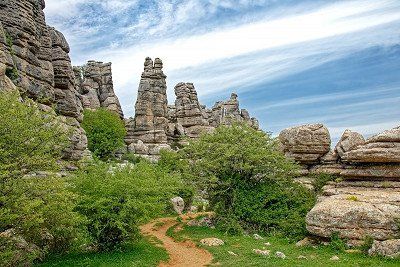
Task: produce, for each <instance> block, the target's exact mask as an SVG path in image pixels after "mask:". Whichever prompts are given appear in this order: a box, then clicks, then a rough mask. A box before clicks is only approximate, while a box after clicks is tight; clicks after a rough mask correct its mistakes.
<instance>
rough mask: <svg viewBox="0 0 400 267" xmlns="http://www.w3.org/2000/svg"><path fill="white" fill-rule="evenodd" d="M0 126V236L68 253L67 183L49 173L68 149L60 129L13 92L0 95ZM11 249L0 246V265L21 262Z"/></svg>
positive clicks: (71, 226)
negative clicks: (11, 234) (13, 236)
mask: <svg viewBox="0 0 400 267" xmlns="http://www.w3.org/2000/svg"><path fill="white" fill-rule="evenodd" d="M0 122H1V123H0V218H1V220H0V232H3V231H5V230H11V229H12V230H13V231H15V232H16V233H17V234H19V235H22V236H23V237H24V238H25V239H26V241H28V242H29V243H34V244H36V245H37V246H39V247H40V249H41V250H42V252H43V251H44V252H46V251H62V250H66V249H68V248H69V245H70V244H71V242H72V240H73V239H74V238H75V237H76V236H77V234H78V233H77V225H78V224H79V222H80V218H79V217H78V216H77V214H75V213H74V212H73V211H72V209H73V208H74V203H73V201H74V198H75V196H74V194H72V193H70V192H69V191H68V190H67V187H68V184H67V183H66V182H65V180H64V179H62V178H60V177H58V176H55V174H52V173H54V172H56V171H57V170H58V169H59V166H58V161H59V160H60V158H61V156H62V153H61V151H62V150H63V148H65V147H67V145H68V131H67V130H66V127H65V125H63V124H62V123H61V122H60V121H59V120H58V119H57V118H56V116H55V115H54V113H47V112H42V111H41V110H40V109H39V108H38V107H37V106H36V104H35V103H34V102H33V101H31V100H24V101H21V99H20V98H19V95H18V94H17V93H15V92H14V93H5V92H1V93H0ZM37 171H41V172H42V174H41V175H36V174H35V172H37ZM43 172H45V173H43ZM0 242H6V241H5V240H0ZM7 244H8V245H7ZM10 246H11V247H10ZM15 249H18V247H17V248H15V247H13V246H12V244H11V243H9V242H6V245H5V246H0V258H2V261H3V262H4V263H7V264H10V265H16V261H18V260H21V257H22V256H21V255H20V253H19V252H18V251H15ZM37 256H38V255H32V257H30V256H29V255H27V256H26V257H27V259H28V260H32V259H33V258H35V257H37Z"/></svg>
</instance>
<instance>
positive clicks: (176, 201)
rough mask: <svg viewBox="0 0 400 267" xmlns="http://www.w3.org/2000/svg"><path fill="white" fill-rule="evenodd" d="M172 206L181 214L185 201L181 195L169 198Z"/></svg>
mask: <svg viewBox="0 0 400 267" xmlns="http://www.w3.org/2000/svg"><path fill="white" fill-rule="evenodd" d="M171 203H172V207H173V208H174V211H175V212H176V213H178V214H182V212H183V210H184V209H185V201H184V200H183V198H181V197H174V198H172V199H171Z"/></svg>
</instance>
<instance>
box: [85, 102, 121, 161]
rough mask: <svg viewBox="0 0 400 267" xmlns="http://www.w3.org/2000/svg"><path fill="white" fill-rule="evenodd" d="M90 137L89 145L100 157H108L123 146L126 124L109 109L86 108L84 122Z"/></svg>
mask: <svg viewBox="0 0 400 267" xmlns="http://www.w3.org/2000/svg"><path fill="white" fill-rule="evenodd" d="M82 127H83V129H85V131H86V135H87V138H88V147H89V150H90V151H92V152H93V154H94V155H95V156H97V157H99V158H100V159H108V158H111V157H112V156H114V153H115V152H116V151H117V150H118V149H120V148H121V147H123V145H124V137H125V134H126V130H125V124H124V122H123V121H122V120H121V119H120V117H119V116H118V115H117V114H116V113H114V112H112V111H109V110H106V109H104V108H100V109H98V110H85V112H84V118H83V123H82Z"/></svg>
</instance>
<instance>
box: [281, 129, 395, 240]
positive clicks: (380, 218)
mask: <svg viewBox="0 0 400 267" xmlns="http://www.w3.org/2000/svg"><path fill="white" fill-rule="evenodd" d="M312 128H313V129H316V128H317V127H312ZM322 128H324V127H320V126H319V127H318V129H322ZM311 132H312V131H311ZM324 132H325V136H327V135H326V131H324ZM279 140H280V141H281V142H282V146H283V147H284V149H286V150H285V152H286V153H287V155H288V156H289V157H292V158H294V159H296V160H297V161H298V162H299V163H301V164H306V165H305V168H306V172H303V174H307V172H311V173H329V174H335V175H338V176H340V177H341V178H342V179H343V180H344V181H343V182H336V183H334V182H332V183H330V184H329V185H327V186H325V187H324V188H323V193H322V195H321V196H320V197H319V199H318V203H317V204H316V205H315V207H314V208H313V209H312V210H311V211H310V212H309V213H308V215H307V218H306V222H307V229H308V231H309V232H310V233H312V234H313V235H317V236H321V237H326V238H328V237H330V236H331V235H332V234H333V233H335V232H338V233H339V235H340V236H341V237H343V238H346V239H348V240H349V243H350V244H352V245H359V244H361V243H362V242H363V240H364V239H365V237H367V236H371V237H372V238H374V239H375V240H380V241H382V240H389V239H392V238H394V237H396V235H398V234H399V233H400V229H399V225H398V223H397V222H398V220H399V219H400V163H399V161H398V159H399V153H400V149H399V148H400V147H399V145H400V127H396V128H394V129H391V130H387V131H384V132H382V133H380V134H377V135H375V136H373V137H371V138H369V139H367V140H365V139H364V137H363V136H362V135H361V134H359V133H356V132H352V131H350V130H346V131H345V132H344V133H343V135H342V137H341V139H340V140H339V142H338V144H337V145H336V146H335V148H334V149H332V150H329V152H327V153H326V154H325V155H321V154H319V156H318V157H315V158H314V160H313V161H310V156H309V155H310V154H311V155H313V154H314V153H311V152H315V151H320V152H322V149H321V150H319V148H322V147H326V148H328V149H329V147H330V142H329V143H328V142H327V138H314V136H313V135H312V134H310V125H304V126H300V127H294V128H289V129H287V130H284V131H283V132H282V133H281V135H280V136H279ZM293 155H295V156H293ZM299 179H306V178H299Z"/></svg>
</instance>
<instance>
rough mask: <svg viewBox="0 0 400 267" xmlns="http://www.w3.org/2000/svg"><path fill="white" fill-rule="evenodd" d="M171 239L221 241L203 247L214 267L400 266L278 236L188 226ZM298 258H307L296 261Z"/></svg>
mask: <svg viewBox="0 0 400 267" xmlns="http://www.w3.org/2000/svg"><path fill="white" fill-rule="evenodd" d="M174 236H178V237H179V236H189V237H190V238H191V239H192V240H193V241H195V242H197V243H198V244H199V241H200V240H201V239H202V238H206V237H217V238H220V239H222V240H223V241H224V242H225V245H224V246H220V247H203V248H205V249H207V250H208V251H210V252H211V253H212V254H213V256H214V264H216V263H218V265H219V266H229V267H235V266H237V267H242V266H296V267H297V266H307V267H312V266H315V267H320V266H363V267H367V266H371V267H372V266H373V267H380V266H393V267H394V266H400V260H394V259H384V258H381V257H369V256H367V255H365V254H351V253H346V252H345V251H337V250H335V249H333V248H332V247H331V246H324V245H319V246H316V247H296V246H295V244H294V243H290V242H289V241H288V240H287V239H285V238H282V237H277V236H267V237H264V239H261V240H255V239H254V238H253V236H231V235H226V234H224V233H222V232H220V231H218V230H216V229H210V228H206V227H190V226H186V227H185V228H184V230H182V231H180V232H177V233H175V234H174ZM267 242H269V243H270V244H271V245H270V246H266V245H265V244H264V243H267ZM200 246H201V245H200ZM253 249H261V250H270V251H271V254H270V256H260V255H256V254H255V253H254V252H253ZM228 251H231V252H234V253H235V254H237V256H234V255H230V254H229V252H228ZM277 251H281V252H283V253H284V254H285V255H286V259H278V258H276V257H275V252H277ZM300 255H302V256H305V257H306V258H307V259H298V257H299V256H300ZM334 255H337V256H338V257H339V261H332V260H330V258H331V257H332V256H334Z"/></svg>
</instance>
